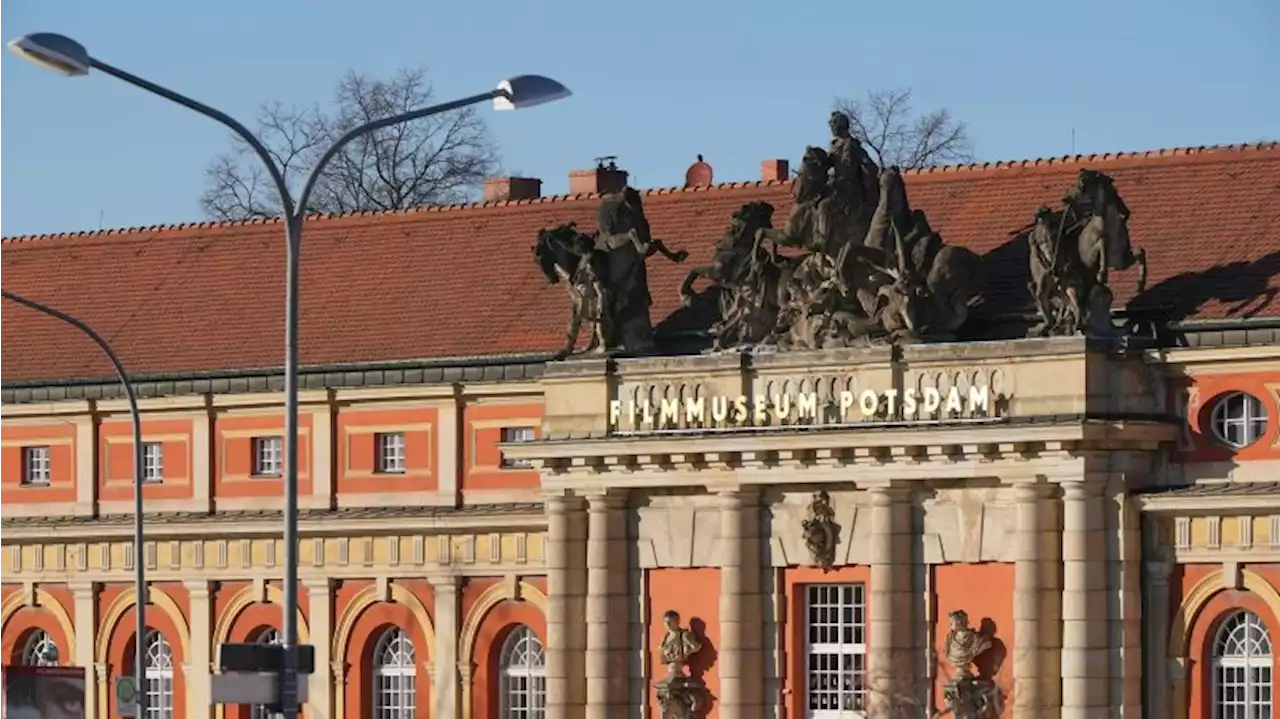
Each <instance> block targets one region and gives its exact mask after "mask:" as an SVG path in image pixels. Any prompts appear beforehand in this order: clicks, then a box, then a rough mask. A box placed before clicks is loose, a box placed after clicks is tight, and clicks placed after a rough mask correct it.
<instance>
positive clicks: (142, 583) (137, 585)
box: [0, 290, 147, 719]
mask: <svg viewBox="0 0 1280 719" xmlns="http://www.w3.org/2000/svg"><path fill="white" fill-rule="evenodd" d="M0 296H3V297H4V299H6V300H10V301H12V302H16V303H18V304H20V305H24V306H26V307H30V308H31V309H33V310H38V311H40V312H43V313H45V314H46V315H49V316H50V317H56V318H57V319H60V320H62V321H63V322H66V323H67V324H69V325H71V326H72V327H75V328H76V329H78V330H80V331H81V332H83V333H85V334H86V335H88V337H89V339H91V340H93V341H94V342H95V343H96V344H97V345H98V347H100V348H101V349H102V351H103V353H105V354H106V355H107V359H109V360H111V366H112V367H114V368H115V370H116V376H117V377H119V378H120V384H121V386H123V387H124V396H125V397H126V398H127V399H128V400H129V415H130V416H131V417H132V418H133V593H134V595H135V598H136V600H137V603H136V604H135V610H134V614H135V615H136V619H137V626H136V628H135V630H134V631H135V632H136V634H137V636H136V637H135V638H134V642H133V678H134V681H135V682H136V683H137V686H136V689H137V692H136V696H137V698H138V716H139V717H143V718H144V719H145V717H146V716H147V692H146V689H145V686H144V685H143V683H142V682H143V679H144V678H145V677H146V666H147V664H146V657H147V646H146V642H147V639H146V637H147V570H146V566H147V563H146V562H145V561H143V557H142V546H143V545H142V482H143V479H144V478H143V474H144V471H143V447H142V415H141V414H139V413H138V396H137V394H135V393H134V391H133V381H132V380H130V379H129V373H128V372H126V371H125V369H124V365H123V364H122V363H121V362H120V358H119V357H117V356H116V353H115V350H113V349H111V345H109V344H107V341H106V340H104V339H102V336H101V335H99V334H98V333H97V332H94V331H93V328H92V327H90V326H89V325H87V324H85V323H84V322H81V321H80V320H78V319H76V318H75V317H72V316H71V315H69V314H67V313H65V312H62V311H60V310H56V309H54V308H52V307H49V306H48V305H43V304H40V303H39V302H36V301H35V300H29V299H27V298H26V297H23V296H22V295H17V294H14V293H12V292H10V291H8V290H0ZM88 681H93V677H89V679H88Z"/></svg>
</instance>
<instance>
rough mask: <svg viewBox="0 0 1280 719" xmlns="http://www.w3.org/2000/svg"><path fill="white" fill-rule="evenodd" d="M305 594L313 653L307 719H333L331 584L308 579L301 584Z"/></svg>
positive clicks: (308, 687) (325, 581)
mask: <svg viewBox="0 0 1280 719" xmlns="http://www.w3.org/2000/svg"><path fill="white" fill-rule="evenodd" d="M302 586H303V588H304V589H306V590H307V613H308V617H307V620H308V622H309V626H308V628H309V629H310V630H311V645H312V646H314V647H315V652H316V670H315V672H314V673H312V675H311V676H310V677H308V678H307V683H308V684H307V691H308V692H309V693H310V695H311V696H310V697H309V698H308V699H307V708H306V711H308V712H310V713H309V714H308V715H307V719H333V717H334V713H333V698H334V695H333V678H332V672H333V667H332V666H331V664H332V662H333V656H332V653H331V649H332V647H333V580H331V579H328V578H326V577H307V578H306V579H303V580H302Z"/></svg>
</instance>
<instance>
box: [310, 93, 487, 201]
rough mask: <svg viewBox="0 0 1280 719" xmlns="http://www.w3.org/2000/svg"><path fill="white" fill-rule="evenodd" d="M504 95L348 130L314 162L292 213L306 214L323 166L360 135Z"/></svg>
mask: <svg viewBox="0 0 1280 719" xmlns="http://www.w3.org/2000/svg"><path fill="white" fill-rule="evenodd" d="M506 94H507V93H506V92H505V91H503V90H501V89H498V90H491V91H489V92H482V93H480V94H479V95H472V96H471V97H464V98H462V99H461V100H454V101H452V102H445V103H441V104H439V105H432V106H431V107H424V108H422V109H420V110H412V111H410V112H405V113H401V114H399V115H392V116H391V117H384V118H382V119H381V120H374V121H373V122H366V123H365V124H363V125H360V126H359V127H356V128H352V129H351V130H348V131H347V132H346V133H344V134H343V135H342V137H339V138H338V139H337V140H335V141H334V143H333V144H332V145H331V146H330V147H329V149H328V150H325V152H324V154H323V155H321V156H320V160H319V161H318V162H316V164H315V167H313V168H311V174H309V175H307V181H306V182H305V183H303V185H302V191H301V192H300V193H298V205H297V207H296V208H295V209H294V212H295V213H297V214H298V215H299V216H304V215H306V214H307V200H309V199H311V190H312V189H313V188H314V187H315V184H316V182H317V181H318V180H319V179H320V173H322V172H324V168H325V166H327V165H328V164H329V161H330V160H332V159H333V156H334V155H337V154H338V152H339V151H341V150H342V148H344V147H346V146H347V144H348V143H350V142H351V141H352V140H354V139H356V138H357V137H360V136H361V135H366V134H368V133H370V132H374V131H376V130H381V129H382V128H384V127H390V126H392V125H399V124H400V123H402V122H411V121H413V120H421V119H422V118H424V117H430V116H431V115H439V114H440V113H442V112H449V111H450V110H457V109H459V108H463V107H467V106H468V105H475V104H477V103H481V102H484V101H486V100H492V99H494V98H496V97H503V96H505V95H506Z"/></svg>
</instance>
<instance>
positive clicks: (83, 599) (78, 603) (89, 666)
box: [69, 581, 101, 711]
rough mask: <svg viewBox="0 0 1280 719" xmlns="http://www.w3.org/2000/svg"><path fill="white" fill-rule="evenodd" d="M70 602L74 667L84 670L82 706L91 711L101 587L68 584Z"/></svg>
mask: <svg viewBox="0 0 1280 719" xmlns="http://www.w3.org/2000/svg"><path fill="white" fill-rule="evenodd" d="M69 586H70V588H71V594H72V600H73V601H74V602H75V616H74V617H73V622H74V626H75V629H76V645H75V646H74V647H72V653H73V654H72V656H73V657H74V660H75V665H76V666H79V667H84V668H85V676H84V706H85V708H86V710H87V711H93V708H94V707H96V706H98V697H97V694H98V681H97V677H96V676H94V673H93V660H94V656H93V645H94V637H95V636H96V635H97V628H98V621H97V609H98V591H99V589H101V585H100V584H97V583H96V582H82V581H75V582H71V583H70V584H69Z"/></svg>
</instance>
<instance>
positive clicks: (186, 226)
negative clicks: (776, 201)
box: [0, 141, 1280, 245]
mask: <svg viewBox="0 0 1280 719" xmlns="http://www.w3.org/2000/svg"><path fill="white" fill-rule="evenodd" d="M1276 149H1280V142H1274V141H1273V142H1256V143H1240V144H1233V145H1200V146H1196V147H1175V148H1165V149H1157V150H1136V151H1132V152H1107V153H1095V154H1090V155H1061V156H1053V157H1042V158H1034V159H1024V160H996V161H992V162H972V163H964V164H955V165H936V166H932V167H923V168H916V169H911V170H904V171H903V174H905V175H910V176H917V175H918V176H925V175H939V174H959V173H965V172H982V171H987V170H997V169H1016V168H1025V167H1048V166H1052V165H1069V164H1082V163H1090V162H1115V161H1119V160H1133V159H1152V158H1167V157H1188V156H1193V155H1203V154H1211V153H1218V152H1266V151H1269V150H1276ZM790 182H791V181H790V180H767V181H766V180H749V181H739V182H720V183H716V184H714V185H703V186H694V187H679V186H676V187H654V188H648V189H643V190H640V193H641V195H642V196H645V197H648V196H659V195H674V194H685V193H692V192H712V191H716V190H735V189H743V188H754V187H769V186H774V185H786V184H790ZM599 196H600V195H599V193H570V194H563V195H548V196H546V197H538V198H534V199H525V200H488V201H480V202H459V203H451V204H447V205H419V206H417V207H410V208H405V209H397V210H358V211H354V212H328V213H315V214H311V215H307V220H309V221H314V220H337V219H347V218H351V217H391V216H396V215H412V214H419V213H429V212H440V213H443V212H452V211H461V210H472V209H477V208H481V207H509V206H519V205H537V204H546V203H556V202H573V201H577V200H589V199H593V198H596V197H599ZM280 223H281V218H279V217H255V218H250V219H245V220H200V221H195V222H176V223H168V224H160V225H137V226H133V227H114V228H107V229H100V230H79V231H70V232H46V233H37V234H27V235H14V236H11V237H0V244H3V245H13V244H20V243H23V242H31V241H35V240H57V239H70V238H89V237H109V236H111V235H132V234H138V233H142V232H165V231H178V230H198V229H214V228H219V229H221V228H231V227H247V226H251V225H278V224H280Z"/></svg>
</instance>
